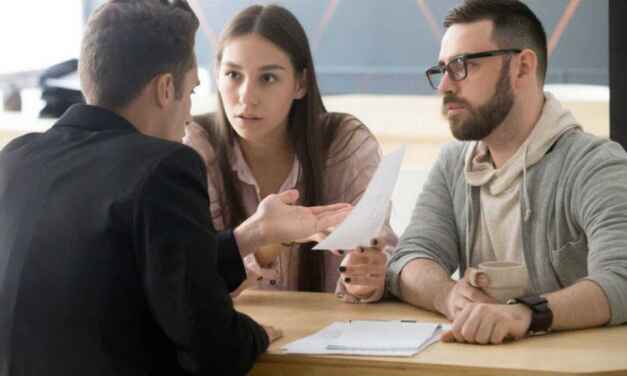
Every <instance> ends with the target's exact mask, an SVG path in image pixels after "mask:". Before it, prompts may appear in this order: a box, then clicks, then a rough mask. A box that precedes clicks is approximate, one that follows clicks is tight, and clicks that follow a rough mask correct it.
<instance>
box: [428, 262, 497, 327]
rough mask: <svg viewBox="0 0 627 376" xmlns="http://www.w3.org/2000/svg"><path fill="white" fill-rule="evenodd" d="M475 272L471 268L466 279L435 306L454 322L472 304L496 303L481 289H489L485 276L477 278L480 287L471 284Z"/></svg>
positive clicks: (455, 285)
mask: <svg viewBox="0 0 627 376" xmlns="http://www.w3.org/2000/svg"><path fill="white" fill-rule="evenodd" d="M472 273H473V270H472V269H471V268H469V269H468V270H466V273H465V274H464V278H462V279H460V280H459V281H457V282H456V283H455V284H454V285H453V287H452V288H451V289H450V290H449V292H448V293H447V294H446V296H444V297H443V299H441V301H440V302H439V303H436V304H435V306H436V308H437V309H438V311H440V312H441V313H442V314H443V315H445V316H446V318H448V319H449V320H451V321H453V320H455V319H456V317H457V315H458V314H459V313H460V312H462V311H463V310H464V309H465V308H466V307H467V306H468V305H469V304H471V303H496V299H494V298H493V297H491V296H489V295H488V294H486V293H485V292H484V291H483V290H481V288H479V287H482V288H485V287H488V281H487V278H485V276H480V277H478V278H477V281H476V282H477V284H478V286H479V287H474V286H472V285H471V284H470V281H469V278H470V276H471V274H472Z"/></svg>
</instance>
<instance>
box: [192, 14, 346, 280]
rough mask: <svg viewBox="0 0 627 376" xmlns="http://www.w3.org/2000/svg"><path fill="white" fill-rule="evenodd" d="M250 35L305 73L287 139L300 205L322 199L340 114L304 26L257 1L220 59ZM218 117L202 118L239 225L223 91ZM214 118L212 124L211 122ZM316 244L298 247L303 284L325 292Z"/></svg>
mask: <svg viewBox="0 0 627 376" xmlns="http://www.w3.org/2000/svg"><path fill="white" fill-rule="evenodd" d="M248 34H256V35H259V36H261V37H263V38H265V39H267V40H269V41H270V42H272V43H273V44H274V45H276V46H277V47H279V48H280V49H281V50H283V51H284V52H285V53H286V54H287V55H288V56H289V58H290V61H291V63H292V65H293V67H294V71H295V72H296V74H297V75H298V76H299V77H302V75H303V74H306V85H307V92H306V95H305V96H304V97H303V98H302V99H298V100H295V101H294V102H293V104H292V108H291V109H290V112H289V115H288V129H287V133H288V138H289V141H290V142H291V143H292V145H293V146H294V150H295V153H296V157H297V158H298V161H299V162H300V165H301V175H300V176H299V181H300V183H301V186H302V187H303V188H302V189H303V191H302V192H300V194H301V198H300V204H302V205H306V206H310V205H319V204H321V203H322V202H321V201H322V192H323V191H324V186H323V185H324V171H325V163H326V160H327V155H328V151H329V147H330V145H331V142H332V141H333V140H334V138H335V136H336V130H337V128H338V127H337V125H338V122H337V121H336V120H338V119H335V118H336V117H335V116H325V115H326V113H327V112H326V109H325V107H324V104H323V103H322V97H321V96H320V90H319V88H318V82H317V79H316V73H315V70H314V65H313V58H312V55H311V49H310V47H309V41H308V40H307V35H306V34H305V30H304V29H303V27H302V26H301V24H300V23H299V22H298V20H297V19H296V17H295V16H294V15H293V14H292V13H291V12H289V11H288V10H287V9H285V8H283V7H280V6H277V5H267V6H261V5H254V6H251V7H248V8H246V9H244V10H243V11H242V12H240V13H239V14H237V15H236V16H235V18H234V19H233V20H232V21H231V22H230V24H229V25H228V26H227V27H226V29H225V30H224V32H223V34H222V36H221V38H220V43H219V45H218V50H217V54H216V58H217V61H216V64H217V66H218V67H219V64H220V62H221V59H222V51H223V49H224V46H225V44H226V43H228V42H229V40H231V39H233V38H237V37H241V36H245V35H248ZM213 120H214V121H210V122H206V121H199V124H200V125H202V126H203V127H204V128H205V129H206V130H207V132H208V134H209V140H210V142H211V143H212V145H213V147H214V150H215V151H216V158H217V163H218V166H219V169H220V172H221V175H222V179H223V185H224V192H223V202H222V205H223V207H224V208H226V209H227V212H229V213H230V216H228V218H225V219H226V221H225V225H226V226H227V227H235V226H237V225H239V224H240V223H242V222H243V221H244V220H245V219H246V213H245V211H244V206H243V204H242V198H241V194H240V192H239V190H238V189H237V187H236V184H235V176H234V174H233V171H232V169H231V163H230V156H231V153H232V148H233V143H234V142H235V138H236V137H237V136H236V134H235V132H234V131H233V128H232V127H231V124H230V123H229V121H228V118H227V116H226V114H225V112H224V105H223V103H222V99H221V98H220V95H219V94H218V109H217V111H216V114H215V119H213ZM211 123H213V126H212V125H211ZM312 246H313V244H312V243H307V244H303V245H301V247H300V249H299V252H300V255H299V260H300V262H299V273H298V276H299V277H298V289H299V290H301V291H322V290H323V288H324V279H325V272H324V271H325V268H324V258H323V252H312V251H311V247H312Z"/></svg>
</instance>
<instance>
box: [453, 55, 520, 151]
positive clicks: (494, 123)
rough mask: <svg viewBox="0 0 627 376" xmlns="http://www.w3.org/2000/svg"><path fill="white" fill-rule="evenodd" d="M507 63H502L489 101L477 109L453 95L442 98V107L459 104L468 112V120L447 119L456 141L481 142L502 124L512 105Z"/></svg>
mask: <svg viewBox="0 0 627 376" xmlns="http://www.w3.org/2000/svg"><path fill="white" fill-rule="evenodd" d="M509 62H510V59H504V61H503V65H502V66H501V74H500V76H499V80H498V82H497V83H496V90H495V93H494V95H493V96H492V98H490V101H488V103H486V104H484V105H482V106H479V107H478V108H477V109H474V108H473V107H472V106H471V105H470V104H469V103H467V102H466V101H464V100H462V99H460V98H457V97H455V96H454V95H450V94H449V95H445V96H444V98H443V101H442V103H443V105H446V104H447V103H450V102H453V103H460V104H463V105H464V107H465V108H466V109H467V110H468V111H469V112H470V116H469V118H468V119H466V120H465V121H463V120H460V119H454V118H449V119H448V120H449V125H450V127H451V132H452V133H453V136H454V137H455V138H456V139H458V140H462V141H479V140H483V139H484V138H486V137H488V136H489V135H490V134H491V133H492V132H493V131H494V130H495V129H496V128H498V127H499V125H501V124H502V123H503V120H505V118H506V117H507V115H508V114H509V112H510V111H511V109H512V107H513V105H514V95H513V94H512V86H511V84H510V81H509V72H510V68H509ZM443 112H446V109H443Z"/></svg>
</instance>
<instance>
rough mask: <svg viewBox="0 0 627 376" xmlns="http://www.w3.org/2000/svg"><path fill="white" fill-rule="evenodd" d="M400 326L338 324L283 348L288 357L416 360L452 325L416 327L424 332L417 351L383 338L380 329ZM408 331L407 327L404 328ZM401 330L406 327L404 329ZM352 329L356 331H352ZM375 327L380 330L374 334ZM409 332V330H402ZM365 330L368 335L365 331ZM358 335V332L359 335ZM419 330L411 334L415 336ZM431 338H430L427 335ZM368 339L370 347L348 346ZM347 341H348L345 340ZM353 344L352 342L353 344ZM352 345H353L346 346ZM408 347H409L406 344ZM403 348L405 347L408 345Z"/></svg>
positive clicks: (357, 322)
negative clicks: (296, 355) (350, 343)
mask: <svg viewBox="0 0 627 376" xmlns="http://www.w3.org/2000/svg"><path fill="white" fill-rule="evenodd" d="M399 324H403V323H402V322H400V321H353V322H334V323H332V324H331V325H329V326H327V327H326V328H324V329H322V330H320V331H318V332H316V333H314V334H312V335H310V336H308V337H304V338H301V339H299V340H296V341H294V342H291V343H288V344H287V345H285V346H283V347H282V348H281V351H283V352H284V353H286V354H308V355H357V356H397V357H408V356H413V355H415V354H417V353H419V352H421V351H423V350H424V349H426V348H427V347H429V346H430V345H432V344H434V343H436V342H438V341H439V339H440V334H441V333H442V332H444V331H445V330H448V325H441V324H435V323H419V324H416V323H414V324H413V325H418V327H420V330H418V331H421V333H420V336H421V338H420V339H414V344H416V346H415V347H406V348H402V347H397V345H398V344H399V343H400V342H398V343H397V342H396V341H395V338H394V337H392V336H390V334H389V333H387V332H386V333H385V336H383V337H382V336H381V333H380V329H381V328H382V327H385V328H386V329H389V328H390V327H392V328H396V329H395V330H397V329H398V328H399ZM404 325H405V327H406V326H407V324H406V323H405V324H404ZM400 326H401V327H402V326H403V325H400ZM351 327H352V330H351ZM373 327H376V328H375V329H374V330H373ZM402 329H405V328H402ZM364 330H365V331H364ZM355 332H358V333H357V334H356V333H355ZM416 332H417V330H413V331H411V333H412V335H413V334H415V333H416ZM428 332H430V333H429V335H427V333H428ZM355 335H356V336H359V337H363V338H361V339H360V340H363V339H364V338H365V342H364V343H365V344H370V347H366V346H362V345H363V343H360V346H359V347H354V346H351V347H349V346H344V345H343V341H344V339H347V338H348V340H351V337H353V336H355ZM342 338H344V339H342ZM382 338H387V341H388V342H387V343H384V342H382V341H381V339H382ZM351 341H352V340H351ZM390 342H394V343H395V345H393V346H391V345H390ZM346 344H349V343H346ZM382 344H387V345H388V346H387V347H386V348H383V346H382ZM405 344H406V343H405ZM405 344H402V345H405Z"/></svg>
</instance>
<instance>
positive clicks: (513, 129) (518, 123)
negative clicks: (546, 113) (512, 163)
mask: <svg viewBox="0 0 627 376" xmlns="http://www.w3.org/2000/svg"><path fill="white" fill-rule="evenodd" d="M521 99H522V100H520V101H517V103H516V104H515V105H514V107H513V108H512V110H511V111H510V113H509V115H508V116H507V118H505V120H504V121H503V123H502V124H501V125H500V126H499V127H498V128H497V129H495V130H494V131H493V132H492V133H491V134H490V135H489V136H488V137H486V138H484V139H483V140H482V141H483V142H484V143H485V144H486V146H487V147H488V150H489V151H490V156H491V157H492V161H493V162H494V166H495V167H496V168H500V167H501V166H503V165H504V164H505V163H506V162H507V161H508V160H509V159H510V158H511V157H512V156H513V155H514V154H515V153H516V151H517V150H518V148H520V146H521V145H522V144H523V143H524V142H525V141H526V140H527V138H528V137H529V135H530V134H531V132H532V131H533V129H534V127H535V126H536V123H537V122H538V120H539V119H540V115H541V114H542V109H543V107H544V94H543V93H541V92H540V93H539V94H538V95H537V96H534V97H533V98H526V99H523V98H521Z"/></svg>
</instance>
